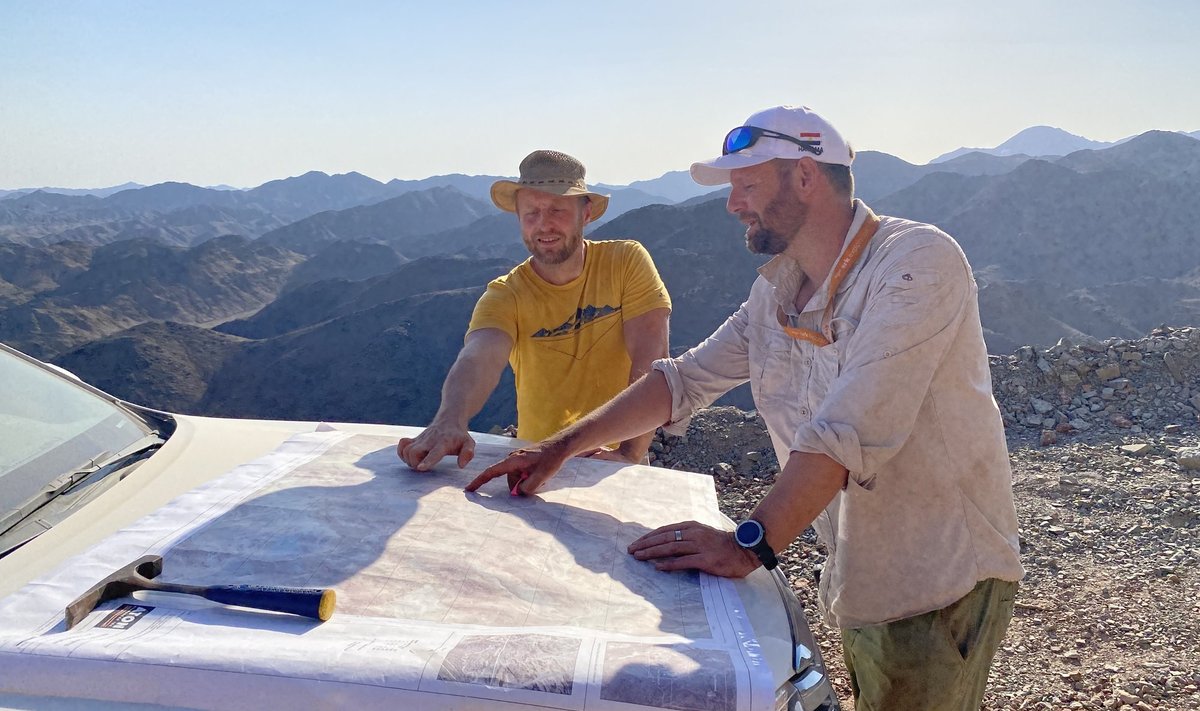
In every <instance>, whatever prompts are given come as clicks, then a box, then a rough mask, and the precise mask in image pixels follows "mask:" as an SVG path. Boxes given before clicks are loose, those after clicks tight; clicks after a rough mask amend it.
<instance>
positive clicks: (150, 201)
mask: <svg viewBox="0 0 1200 711" xmlns="http://www.w3.org/2000/svg"><path fill="white" fill-rule="evenodd" d="M237 195H238V194H237V193H229V192H223V191H218V190H208V189H206V188H198V187H196V186H194V185H187V184H185V183H162V184H160V185H153V186H150V187H148V188H138V189H136V190H126V191H123V192H119V193H116V194H114V195H112V196H110V197H107V198H103V199H101V198H97V197H95V196H91V195H61V194H57V193H47V192H42V191H38V192H33V193H29V194H26V195H21V196H19V197H14V198H8V199H5V200H0V241H8V242H14V243H18V244H29V245H38V244H51V243H54V242H65V241H77V242H85V243H88V244H107V243H109V242H115V241H119V240H125V239H139V238H141V239H157V240H159V241H161V242H163V243H164V244H172V245H179V246H192V245H194V244H198V243H200V242H203V241H204V240H207V239H211V238H213V237H217V236H220V235H225V234H243V235H246V236H250V237H254V236H257V235H259V234H262V233H263V232H267V231H270V230H272V229H275V228H278V227H280V226H282V225H283V224H284V223H283V221H282V220H280V219H279V218H278V217H276V216H275V215H273V214H271V213H269V212H267V211H266V210H264V209H262V208H260V207H257V206H255V205H252V204H246V203H245V202H244V201H243V200H241V199H240V198H238V197H237Z"/></svg>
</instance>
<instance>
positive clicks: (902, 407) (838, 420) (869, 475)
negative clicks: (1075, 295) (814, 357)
mask: <svg viewBox="0 0 1200 711" xmlns="http://www.w3.org/2000/svg"><path fill="white" fill-rule="evenodd" d="M902 244H903V248H902V249H900V248H897V249H894V250H889V253H888V254H886V255H884V257H883V259H882V260H881V262H880V266H879V268H878V269H875V270H873V271H872V274H871V275H869V276H868V275H864V276H867V277H868V278H870V280H871V282H870V286H869V289H870V292H869V296H868V303H867V305H866V307H865V309H864V310H863V313H862V318H861V320H860V321H859V323H858V326H857V328H856V329H855V331H854V333H853V334H852V335H850V336H849V337H848V338H846V339H844V340H839V341H838V342H837V343H835V344H834V345H833V346H827V347H833V348H844V349H845V350H844V352H843V353H841V360H840V367H839V371H838V373H837V375H836V376H835V377H834V378H833V380H832V382H830V383H829V384H828V389H827V391H826V395H825V397H824V398H823V400H822V401H821V404H820V407H819V408H817V410H816V411H815V412H814V413H813V418H812V419H811V420H810V421H809V422H806V423H804V424H802V425H800V426H799V427H798V429H797V432H796V434H795V438H794V439H793V441H792V445H791V449H792V450H793V451H800V452H817V453H823V454H826V455H828V456H830V457H831V458H833V459H834V460H836V461H838V462H840V463H841V464H842V465H843V466H845V467H846V468H847V469H848V470H849V471H850V476H851V478H852V479H853V480H854V481H855V482H857V483H858V484H860V485H861V486H863V487H865V488H868V489H869V488H872V487H873V483H874V479H875V476H876V475H877V473H878V472H879V471H880V469H881V468H882V467H884V465H885V464H886V463H887V462H888V461H889V460H890V459H891V458H892V457H894V456H895V455H896V454H897V452H899V451H900V450H901V449H902V448H903V447H904V446H905V444H906V443H907V442H908V440H909V437H910V435H911V433H912V431H913V427H914V424H915V423H916V419H917V416H918V414H919V413H920V411H921V408H922V406H923V405H924V404H925V402H926V400H927V399H928V398H930V397H931V390H930V385H931V382H932V381H933V379H934V375H935V373H937V372H938V370H939V369H940V368H942V367H943V365H944V364H945V362H946V360H947V358H948V357H950V353H951V351H952V349H953V347H954V344H955V343H956V341H957V334H958V331H959V329H960V328H961V327H962V325H963V322H964V317H965V315H966V314H967V312H968V307H969V304H970V303H971V299H973V298H974V297H975V283H974V280H973V278H972V276H971V272H970V267H969V266H968V265H967V263H966V261H965V259H964V257H963V256H962V252H961V251H960V250H959V249H958V247H957V246H956V245H955V244H954V243H953V242H952V241H951V240H950V239H949V237H947V236H946V235H944V234H943V233H941V232H938V231H935V230H930V229H926V230H924V231H923V232H921V233H917V234H910V235H907V236H906V239H904V240H903V241H902Z"/></svg>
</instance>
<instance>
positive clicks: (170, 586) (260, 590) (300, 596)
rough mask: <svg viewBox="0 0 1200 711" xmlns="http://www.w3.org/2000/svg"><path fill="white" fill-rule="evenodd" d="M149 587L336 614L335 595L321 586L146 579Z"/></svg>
mask: <svg viewBox="0 0 1200 711" xmlns="http://www.w3.org/2000/svg"><path fill="white" fill-rule="evenodd" d="M147 582H149V583H150V584H149V585H145V586H144V587H145V589H147V590H158V591H161V592H173V593H186V594H189V595H199V596H200V597H203V598H205V599H206V600H212V601H213V602H219V603H221V604H223V605H238V606H239V607H252V608H255V609H257V610H273V611H275V612H287V613H290V614H293V615H300V616H302V617H311V618H313V619H316V620H322V621H324V620H328V619H329V617H330V616H331V615H332V614H333V607H334V604H335V601H336V596H335V594H334V592H333V590H322V589H320V588H284V587H272V586H266V585H209V586H200V585H181V584H178V583H160V582H158V581H154V580H151V581H147Z"/></svg>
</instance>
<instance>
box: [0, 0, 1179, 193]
mask: <svg viewBox="0 0 1200 711" xmlns="http://www.w3.org/2000/svg"><path fill="white" fill-rule="evenodd" d="M1197 28H1200V2H1196V1H1195V0H1146V1H1145V2H1141V3H1129V2H1120V3H1119V2H1112V1H1109V0H1087V1H1084V0H1037V1H1034V0H1010V1H1009V2H1004V3H964V2H961V0H959V1H953V2H951V1H946V2H941V1H937V2H933V1H930V2H921V1H920V0H913V1H910V2H903V3H898V2H891V1H885V0H876V1H861V2H855V1H854V0H847V1H845V2H841V3H836V4H834V3H829V2H821V3H815V2H805V1H793V2H737V3H734V2H732V1H730V2H726V3H717V2H708V1H707V0H680V1H675V0H667V1H662V2H657V1H654V0H638V1H634V2H625V1H617V2H607V3H588V4H581V3H567V2H561V1H560V2H541V1H530V2H514V3H511V4H509V3H500V2H455V1H454V0H443V1H438V2H422V3H405V2H396V3H381V2H379V3H376V2H353V1H347V2H337V3H333V2H329V3H320V4H317V3H303V2H289V3H283V2H259V1H257V0H252V1H250V2H217V1H212V2H160V1H154V2H125V1H122V0H111V1H108V2H56V1H54V0H7V1H6V2H3V3H0V188H3V189H13V188H18V187H33V186H43V185H51V186H58V187H100V186H107V185H113V184H118V183H123V182H125V181H135V182H139V183H146V184H150V183H155V182H161V181H164V180H180V181H185V182H190V183H195V184H199V185H212V184H219V183H226V184H230V185H235V186H239V187H245V186H253V185H258V184H260V183H262V182H265V181H267V180H272V179H275V178H281V177H287V176H290V175H298V174H300V173H303V172H306V171H308V170H323V171H325V172H328V173H340V172H347V171H351V170H355V171H358V172H361V173H364V174H366V175H369V176H371V177H373V178H377V179H380V180H385V181H386V180H389V179H391V178H421V177H426V176H429V175H435V174H442V173H468V174H502V175H511V174H513V173H514V172H515V170H516V164H517V163H518V162H519V161H520V159H521V158H522V157H523V156H524V155H525V154H526V153H528V152H529V151H531V150H533V149H535V148H556V149H560V150H565V151H567V152H570V153H572V154H574V155H576V156H577V157H579V158H580V159H581V160H583V162H584V163H585V164H586V165H587V166H588V174H589V179H590V180H591V181H592V182H607V183H617V184H620V183H627V182H630V181H633V180H637V179H644V178H653V177H657V176H658V175H661V174H662V173H664V172H666V171H668V170H680V169H684V168H686V167H687V166H688V165H689V164H690V163H691V162H692V161H693V160H697V159H702V158H707V157H709V156H710V155H712V154H713V153H714V152H715V151H717V150H718V149H719V145H720V140H721V138H722V137H723V135H724V134H725V132H726V131H728V130H729V129H730V128H732V127H733V126H736V125H739V124H740V123H741V122H742V121H743V120H744V119H745V118H746V116H748V115H749V114H751V113H753V112H754V111H756V110H758V109H761V108H765V107H767V106H772V105H776V104H781V103H799V104H807V105H809V106H811V107H812V108H814V109H816V110H817V111H819V112H821V113H823V114H824V115H825V116H826V117H827V118H829V119H830V120H831V121H832V122H833V123H834V124H835V125H836V126H837V127H838V128H839V130H840V131H841V132H842V134H843V135H845V136H846V137H847V138H848V139H849V140H850V141H851V143H852V144H853V145H854V146H855V147H856V148H858V149H860V150H865V149H872V150H881V151H886V152H888V153H892V154H893V155H897V156H900V157H901V158H904V159H906V160H909V161H911V162H914V163H924V162H926V161H928V160H929V159H931V158H933V157H935V156H937V155H939V154H941V153H944V152H946V151H949V150H952V149H954V148H957V147H959V146H963V145H966V146H994V145H996V144H998V143H1000V142H1002V141H1004V140H1005V139H1007V138H1009V137H1010V136H1012V135H1013V134H1014V133H1016V132H1017V131H1019V130H1021V129H1023V128H1026V127H1028V126H1033V125H1039V124H1047V125H1052V126H1058V127H1060V128H1063V129H1065V130H1067V131H1070V132H1072V133H1076V134H1080V135H1083V136H1086V137H1088V138H1092V139H1096V140H1115V139H1118V138H1123V137H1125V136H1128V135H1132V134H1137V133H1141V132H1143V131H1146V130H1149V129H1153V128H1159V129H1169V130H1185V131H1195V130H1198V129H1200V90H1198V89H1197V87H1200V42H1197V41H1196V39H1195V37H1194V33H1195V32H1196V30H1197Z"/></svg>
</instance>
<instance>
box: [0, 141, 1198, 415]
mask: <svg viewBox="0 0 1200 711" xmlns="http://www.w3.org/2000/svg"><path fill="white" fill-rule="evenodd" d="M685 175H686V174H685V173H683V172H682V171H679V172H677V173H674V174H671V173H668V174H667V175H665V176H663V178H662V179H660V180H661V182H658V183H655V181H646V182H644V183H643V184H631V185H630V186H626V187H625V188H618V187H616V186H612V187H611V188H605V190H609V189H611V190H612V191H613V208H610V212H611V213H612V216H611V219H609V220H608V221H606V222H605V223H604V224H599V225H595V226H593V227H591V228H590V229H589V237H590V238H593V239H616V238H631V239H637V240H639V241H640V242H642V243H643V244H644V245H645V246H646V248H647V249H648V250H649V251H650V253H651V255H652V256H653V258H654V260H655V262H656V264H657V265H658V268H659V271H660V273H661V274H662V277H663V280H664V282H665V283H666V285H667V288H668V290H669V291H670V292H671V294H672V298H673V301H674V310H673V313H672V321H671V346H672V350H673V352H680V351H681V350H683V349H685V348H686V347H688V346H690V345H692V344H694V343H696V342H698V341H700V340H701V339H703V338H704V337H706V336H707V335H708V334H709V333H711V332H712V330H713V329H714V328H715V327H716V326H717V325H719V324H720V323H721V322H722V321H723V320H724V319H725V318H726V317H727V316H728V315H729V313H730V312H732V311H733V310H734V309H736V308H737V306H738V305H739V304H740V303H741V301H742V300H743V299H744V298H745V296H746V293H747V291H748V289H749V285H750V283H751V281H752V280H753V279H754V276H755V272H754V270H755V269H756V268H757V267H758V266H759V265H760V264H761V263H762V261H763V260H762V258H761V257H758V256H755V255H752V254H750V253H749V252H748V251H747V250H746V249H745V246H744V239H743V237H742V233H743V231H744V228H743V227H742V226H741V225H740V223H738V222H737V220H735V219H734V218H733V217H731V216H730V215H729V214H728V213H727V212H726V211H725V209H724V192H725V191H722V190H716V191H711V189H709V188H701V187H700V186H693V187H692V190H693V192H695V193H700V194H699V195H696V194H692V195H688V193H687V191H685V190H682V189H681V188H680V185H681V183H680V178H681V177H684V176H685ZM855 177H856V186H857V192H858V194H859V195H860V196H861V197H863V198H864V199H865V200H866V201H867V202H868V203H869V204H871V205H872V207H874V208H875V209H876V211H878V212H880V213H883V214H890V215H896V216H901V217H909V218H912V219H919V220H923V221H929V222H932V223H934V224H936V225H938V226H940V227H942V228H943V229H945V230H946V231H948V232H949V233H950V234H952V235H954V236H955V237H956V238H957V239H958V241H959V242H960V244H962V246H963V248H964V250H965V251H966V253H967V256H968V258H969V259H970V260H971V262H972V265H973V267H974V269H975V272H976V278H977V281H978V282H979V285H980V308H981V311H982V313H983V321H984V327H985V336H986V338H987V340H988V345H989V349H990V350H991V351H992V352H1006V351H1011V350H1012V349H1014V348H1016V347H1017V346H1019V345H1022V344H1025V343H1033V344H1038V345H1050V344H1052V343H1054V342H1055V341H1057V340H1058V339H1059V338H1061V337H1063V336H1071V337H1085V336H1092V337H1097V338H1104V337H1109V336H1122V337H1130V338H1133V337H1138V336H1141V335H1144V334H1145V333H1146V332H1147V331H1148V330H1149V329H1151V328H1153V327H1154V326H1157V325H1158V324H1160V323H1163V322H1166V323H1176V324H1189V323H1190V324H1194V323H1200V246H1198V244H1197V241H1196V236H1195V230H1196V228H1195V225H1197V224H1200V201H1198V200H1197V199H1196V196H1197V195H1200V141H1197V140H1194V139H1193V138H1192V137H1188V136H1185V135H1181V134H1178V133H1171V132H1148V133H1146V134H1142V135H1140V136H1137V137H1134V138H1132V139H1129V140H1127V141H1123V142H1120V143H1118V144H1117V145H1112V146H1108V147H1104V148H1088V149H1084V150H1079V151H1074V152H1071V153H1069V154H1067V155H1065V156H1053V155H1050V154H1047V153H1042V155H1041V157H1038V158H1032V157H1030V156H1029V155H1026V154H1016V155H993V154H991V153H987V152H981V151H973V152H968V153H962V154H960V155H957V156H955V157H953V158H949V159H947V160H944V161H941V162H939V163H931V164H928V165H914V164H911V163H908V162H906V161H903V160H901V159H899V158H896V157H894V156H890V155H888V154H885V153H879V152H874V151H863V152H861V153H859V155H858V158H857V160H856V162H855ZM494 179H495V178H493V177H490V176H436V177H434V178H429V179H427V181H428V182H426V181H406V182H403V183H402V184H401V181H392V183H380V182H378V181H374V180H372V179H370V178H367V177H365V176H362V175H359V174H356V173H349V174H344V175H338V176H328V175H324V174H321V173H308V174H306V175H304V176H299V177H297V178H289V179H285V180H282V181H273V182H272V183H267V184H264V185H262V186H259V187H258V188H254V189H253V190H248V191H219V190H212V189H207V188H198V187H196V186H189V185H185V184H181V183H165V184H160V185H157V186H150V187H148V188H137V189H132V190H126V191H122V192H117V193H113V194H111V195H108V196H106V197H99V196H93V195H82V196H81V195H62V194H56V193H49V192H34V193H28V194H24V195H19V196H10V197H7V198H3V199H0V340H3V341H5V342H7V343H10V344H12V345H14V346H16V347H18V348H22V349H24V350H26V351H28V352H30V353H32V354H34V355H36V356H38V357H42V358H47V359H52V360H53V361H54V362H56V363H59V364H60V365H63V366H64V367H67V368H68V369H70V370H72V371H74V372H76V373H78V374H79V375H80V376H81V377H84V378H85V379H87V380H89V381H91V382H95V383H97V384H99V385H101V386H102V387H104V388H105V389H107V390H109V391H111V392H114V393H116V394H118V395H120V396H123V397H126V398H128V399H130V400H133V401H137V402H145V403H149V404H152V405H154V406H157V407H162V408H165V409H171V410H178V411H183V412H193V413H198V414H219V415H237V416H256V417H288V418H294V417H306V418H335V419H339V420H351V421H374V422H403V423H411V424H420V423H422V422H423V421H424V420H426V419H428V417H429V416H431V415H432V413H433V411H434V410H435V409H436V407H437V402H438V393H439V391H440V385H441V380H442V378H443V377H444V375H445V372H446V371H447V370H448V368H449V366H450V363H451V362H452V361H453V358H454V355H455V354H456V352H457V350H458V348H459V347H460V346H461V343H462V334H463V330H464V328H465V325H466V322H467V320H468V318H469V315H470V311H471V307H472V305H473V304H474V301H475V299H476V298H477V297H478V295H479V294H480V293H481V291H482V289H483V287H484V285H485V284H486V283H487V281H488V280H489V279H491V278H493V277H494V276H496V275H499V274H502V273H504V272H505V271H507V270H508V269H509V268H511V267H512V266H513V265H515V264H516V263H517V262H519V261H520V260H522V259H524V258H525V257H526V256H527V254H528V253H527V252H526V251H525V249H524V246H523V245H522V244H521V241H520V239H519V236H518V231H517V225H516V221H515V219H514V218H513V216H512V215H509V214H506V213H501V212H499V211H497V210H496V209H495V208H494V207H493V206H492V205H491V202H490V200H489V199H488V198H487V195H486V188H487V187H488V186H490V184H491V182H492V181H493V180H494ZM393 183H397V184H396V185H393ZM618 191H621V192H618ZM668 194H669V195H670V196H671V197H662V196H664V195H668ZM619 195H620V196H621V198H622V199H623V200H625V208H624V209H621V208H620V207H619V205H618V196H619ZM656 195H657V196H659V197H654V196H656ZM676 198H684V199H676ZM505 377H506V378H511V374H507V375H506V376H505ZM507 382H510V381H508V380H506V383H507ZM728 402H732V403H734V404H742V405H743V406H745V405H748V403H749V400H748V397H747V394H746V393H744V392H741V393H738V392H735V393H734V394H733V396H732V398H731V400H729V401H728ZM512 420H513V398H512V391H511V386H510V385H505V384H502V385H501V387H500V388H498V389H497V391H496V394H495V395H494V396H493V398H492V399H491V400H489V402H488V404H487V405H486V406H485V408H484V411H483V412H481V413H480V415H479V417H478V418H476V420H475V421H474V422H473V423H472V426H473V427H475V428H476V429H484V430H486V429H487V428H489V427H491V426H492V425H496V424H507V423H509V422H512Z"/></svg>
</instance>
